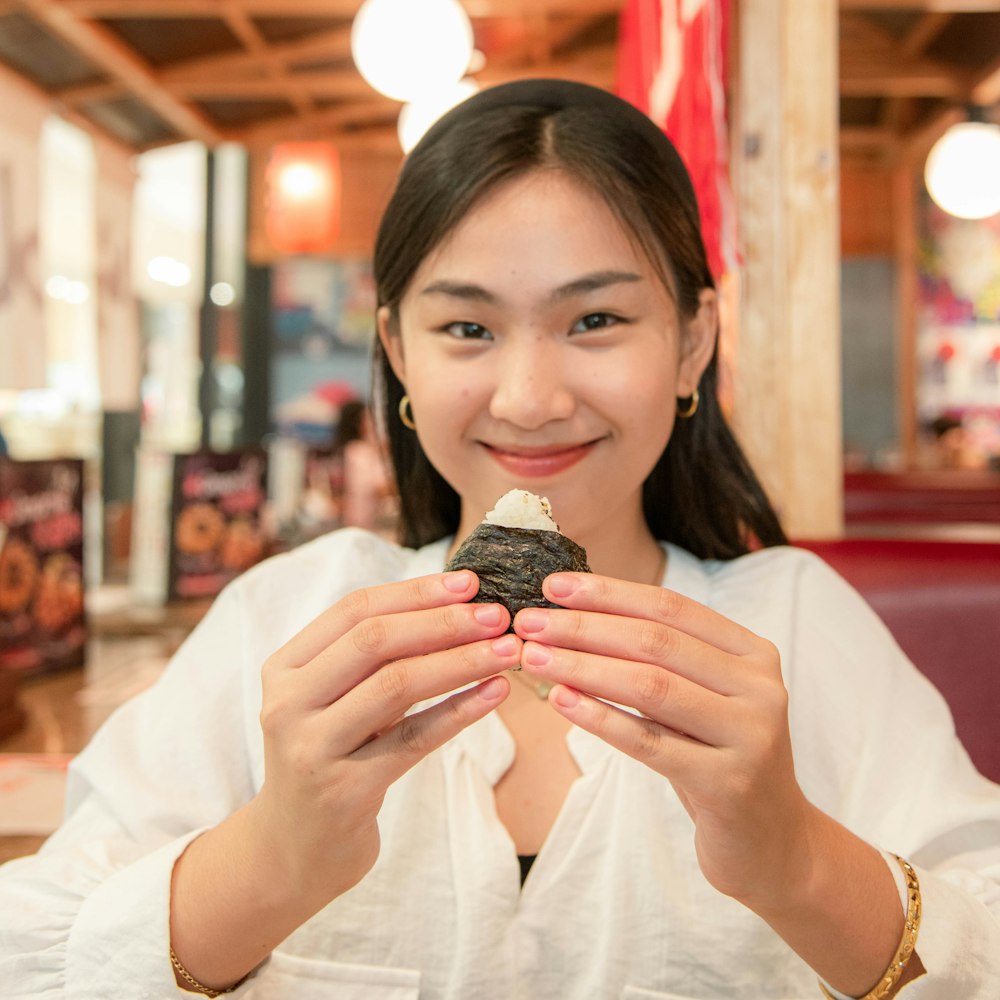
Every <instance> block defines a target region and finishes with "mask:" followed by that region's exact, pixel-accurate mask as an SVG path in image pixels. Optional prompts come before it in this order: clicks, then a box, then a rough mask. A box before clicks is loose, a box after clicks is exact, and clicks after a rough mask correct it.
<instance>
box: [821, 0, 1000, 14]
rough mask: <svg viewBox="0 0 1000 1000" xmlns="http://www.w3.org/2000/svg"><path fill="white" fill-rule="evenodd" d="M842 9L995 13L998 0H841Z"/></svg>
mask: <svg viewBox="0 0 1000 1000" xmlns="http://www.w3.org/2000/svg"><path fill="white" fill-rule="evenodd" d="M840 9H841V10H842V11H851V10H860V11H864V10H872V11H885V10H906V11H913V10H917V11H941V12H944V13H949V14H977V13H983V12H987V13H995V12H996V9H997V5H996V0H840Z"/></svg>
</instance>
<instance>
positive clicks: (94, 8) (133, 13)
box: [64, 0, 624, 18]
mask: <svg viewBox="0 0 1000 1000" xmlns="http://www.w3.org/2000/svg"><path fill="white" fill-rule="evenodd" d="M64 2H65V5H66V7H67V9H68V10H71V11H72V12H73V13H74V14H76V15H77V16H78V17H92V18H115V17H140V18H154V17H155V18H171V17H204V18H217V17H218V16H219V15H218V11H217V9H216V6H215V4H212V3H206V2H205V0H64ZM239 2H240V4H241V6H242V7H243V9H244V10H245V11H246V13H247V15H248V16H249V17H284V18H295V17H330V18H337V17H343V18H353V17H354V15H355V14H356V13H357V12H358V8H359V7H360V6H361V0H239ZM462 6H463V7H465V9H466V11H467V12H468V14H469V16H470V17H473V18H476V17H529V16H531V15H533V14H539V13H541V14H546V15H551V14H616V13H618V12H619V11H620V10H621V9H622V7H623V6H624V0H462Z"/></svg>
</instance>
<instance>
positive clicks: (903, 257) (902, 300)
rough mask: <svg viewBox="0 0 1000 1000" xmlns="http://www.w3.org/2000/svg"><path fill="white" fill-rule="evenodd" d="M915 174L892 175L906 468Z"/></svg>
mask: <svg viewBox="0 0 1000 1000" xmlns="http://www.w3.org/2000/svg"><path fill="white" fill-rule="evenodd" d="M916 178H917V171H916V169H915V165H914V163H913V162H912V161H904V162H903V163H901V164H899V165H898V166H897V167H896V168H895V170H894V171H893V175H892V197H893V205H892V214H893V218H894V220H895V224H894V226H893V243H894V251H895V257H896V379H897V382H898V391H897V399H898V400H899V404H898V405H899V436H900V444H901V451H902V454H903V461H904V463H905V464H906V467H907V468H910V469H912V468H915V467H916V465H917V300H918V295H919V287H918V285H919V281H920V274H919V260H918V256H919V247H918V239H917V179H916Z"/></svg>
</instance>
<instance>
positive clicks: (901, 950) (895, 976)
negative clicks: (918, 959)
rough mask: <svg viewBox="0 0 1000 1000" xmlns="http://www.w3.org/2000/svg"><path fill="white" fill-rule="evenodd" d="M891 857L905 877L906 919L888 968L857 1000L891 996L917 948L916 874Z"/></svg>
mask: <svg viewBox="0 0 1000 1000" xmlns="http://www.w3.org/2000/svg"><path fill="white" fill-rule="evenodd" d="M893 857H894V858H895V859H896V861H897V862H898V863H899V867H900V868H902V869H903V875H904V876H905V877H906V918H905V920H904V922H903V937H902V940H901V941H900V942H899V947H898V948H897V949H896V954H895V955H893V957H892V961H891V962H890V963H889V968H888V969H886V970H885V972H883V973H882V975H881V977H880V978H879V981H878V982H877V983H876V984H875V986H874V987H873V988H872V989H871V990H869V992H867V993H866V994H865V995H864V996H863V997H860V998H859V1000H886V998H887V997H889V996H891V994H892V991H893V990H894V989H895V988H896V985H897V984H898V983H899V980H900V979H901V978H902V975H903V969H905V968H906V963H907V962H909V960H910V958H911V957H912V955H913V952H914V949H915V948H916V947H917V931H919V930H920V882H919V881H918V880H917V873H916V872H915V871H914V870H913V866H912V865H911V864H910V863H909V861H904V860H903V858H901V857H900V856H899V855H898V854H894V855H893ZM819 988H820V990H821V991H822V993H823V996H824V997H826V998H827V1000H834V997H833V996H832V995H831V994H830V991H829V990H828V989H827V988H826V987H825V986H824V985H823V984H822V983H820V984H819Z"/></svg>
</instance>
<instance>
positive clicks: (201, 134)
mask: <svg viewBox="0 0 1000 1000" xmlns="http://www.w3.org/2000/svg"><path fill="white" fill-rule="evenodd" d="M20 5H21V8H22V9H23V10H24V11H25V12H26V13H28V14H29V15H30V16H31V17H32V18H33V19H34V20H35V21H37V22H38V23H39V24H41V25H43V26H44V27H45V28H47V29H48V30H49V31H51V32H52V33H53V34H55V35H56V36H58V37H59V38H61V39H62V40H63V41H64V42H66V43H67V44H68V45H70V46H71V47H72V48H73V49H75V50H76V51H77V52H79V53H80V54H82V55H83V56H85V57H86V58H87V59H89V60H90V61H91V62H93V63H95V64H96V65H97V66H99V67H100V68H101V69H102V70H103V71H104V72H105V73H107V74H108V76H111V77H113V78H114V79H116V80H118V81H119V82H120V83H121V84H122V85H123V86H124V87H125V88H126V89H127V90H128V91H129V92H131V93H133V94H135V95H136V97H137V98H139V99H140V100H141V101H143V102H144V103H145V104H146V105H148V106H149V107H150V108H151V109H152V110H153V111H155V112H156V113H157V114H158V115H160V117H162V118H163V119H164V120H165V121H167V122H168V123H169V124H170V125H171V126H173V127H174V128H175V129H177V131H178V132H179V133H180V134H181V135H183V136H184V137H185V138H188V139H197V140H199V141H200V142H204V143H206V144H207V145H214V144H216V143H217V142H219V141H220V139H221V135H220V133H219V131H218V130H217V129H216V128H215V127H214V126H213V125H212V123H211V122H209V120H208V119H207V118H206V117H205V116H204V115H202V114H201V113H200V112H199V111H198V110H197V109H196V108H194V107H192V106H191V105H190V104H187V103H186V102H184V101H181V100H178V99H177V98H176V97H174V96H173V95H171V94H169V93H167V92H166V91H165V90H164V89H163V88H162V87H161V86H160V85H159V81H158V80H157V78H156V74H155V73H154V72H153V71H152V69H151V68H150V67H149V66H148V65H147V64H146V63H145V62H144V61H143V60H142V59H140V58H139V57H138V56H137V55H136V54H135V53H134V52H133V51H132V50H131V49H130V48H128V47H127V46H126V45H125V44H124V43H123V42H122V41H121V39H119V38H118V37H117V36H116V35H114V34H113V33H112V32H111V31H109V30H108V29H107V28H105V27H104V26H103V25H100V24H95V23H93V22H90V21H85V20H82V19H81V18H79V17H78V16H77V15H76V14H75V13H73V12H72V11H70V10H69V9H67V8H66V7H64V6H63V5H62V4H60V3H57V2H55V0H20Z"/></svg>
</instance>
